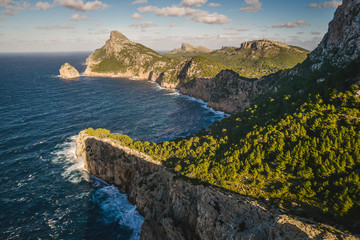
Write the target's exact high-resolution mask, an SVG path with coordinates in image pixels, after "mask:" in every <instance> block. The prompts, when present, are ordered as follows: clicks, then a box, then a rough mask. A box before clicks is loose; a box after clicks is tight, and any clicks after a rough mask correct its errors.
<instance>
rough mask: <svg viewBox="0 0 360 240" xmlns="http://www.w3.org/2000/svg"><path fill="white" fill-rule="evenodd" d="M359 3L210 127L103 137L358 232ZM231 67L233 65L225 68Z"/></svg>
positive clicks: (184, 171)
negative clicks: (164, 138) (168, 137)
mask: <svg viewBox="0 0 360 240" xmlns="http://www.w3.org/2000/svg"><path fill="white" fill-rule="evenodd" d="M359 10H360V1H358V0H357V1H349V0H345V1H344V3H343V4H342V5H341V6H339V8H338V9H337V10H336V12H335V16H334V19H333V21H332V22H331V23H330V24H329V30H328V33H327V34H326V35H325V36H324V38H323V40H322V42H321V43H320V44H319V46H318V48H317V49H315V50H314V51H313V52H312V53H311V54H310V56H309V57H308V58H307V59H306V60H305V61H304V62H303V63H302V64H299V65H297V66H296V67H294V68H293V69H289V70H285V71H282V72H278V73H276V74H272V75H270V76H267V77H264V78H263V81H262V82H257V83H256V84H259V86H260V85H261V86H262V89H269V90H268V91H265V90H264V91H263V92H261V94H259V92H258V93H253V94H252V95H251V94H249V92H251V91H253V88H252V87H253V86H255V85H248V87H247V88H244V89H243V91H242V93H244V94H249V97H246V98H245V100H246V99H251V101H249V102H247V104H248V106H250V107H249V108H247V110H246V111H243V112H239V113H236V114H233V115H232V116H230V117H229V118H226V119H224V120H222V121H221V122H218V123H216V124H214V125H213V126H212V127H211V128H210V129H209V130H203V131H200V132H199V133H197V134H195V135H193V136H189V137H187V138H179V139H175V140H173V141H170V142H162V143H149V142H132V140H131V139H130V140H129V137H127V136H118V135H111V134H110V133H109V132H107V133H106V134H105V135H104V136H106V137H108V138H115V139H117V140H120V141H121V142H122V143H123V144H124V145H126V146H128V147H130V148H134V149H137V150H138V151H141V152H144V153H146V154H148V155H149V156H151V157H152V158H153V159H155V160H158V161H161V162H163V164H164V165H165V166H167V167H168V168H169V169H171V170H172V171H174V172H178V173H179V174H181V175H183V176H185V177H187V178H191V179H197V180H200V181H201V182H203V183H204V184H205V183H206V184H211V185H215V186H219V187H221V188H224V189H228V190H231V191H233V192H236V193H239V194H243V195H247V196H251V197H253V198H255V199H258V200H259V201H265V202H270V203H271V204H272V205H277V206H279V208H281V209H283V210H284V211H286V212H291V213H293V214H296V215H298V216H303V217H307V218H312V219H315V220H317V221H320V222H324V223H329V224H332V225H336V226H337V227H339V228H341V229H344V230H348V231H351V232H353V233H359V229H360V218H359V216H360V201H359V199H360V135H359V132H360V58H359V56H360V35H359V31H358V29H359V27H360V15H359V14H360V11H359ZM339 26H341V27H339ZM253 44H254V43H249V44H244V45H243V46H242V48H243V49H245V50H246V51H252V50H248V49H249V48H250V49H251V48H252V45H253ZM249 45H250V47H249ZM255 45H256V44H255ZM259 49H260V47H259ZM226 51H228V50H226ZM226 74H231V75H234V74H235V73H233V72H232V71H230V70H228V71H222V75H226ZM215 79H216V77H215ZM227 79H229V78H227ZM234 79H238V78H237V77H235V78H234ZM196 81H197V80H195V81H191V82H189V83H188V84H195V83H196ZM214 81H215V80H214ZM235 81H236V80H226V81H224V82H218V84H217V85H216V86H212V87H210V88H211V89H216V88H217V87H218V86H220V85H223V86H224V85H226V84H228V83H232V82H235ZM250 82H251V81H247V82H246V83H244V84H242V86H247V84H249V83H250ZM202 83H203V86H205V85H206V84H208V82H207V81H203V82H202ZM267 84H270V85H267ZM226 89H230V88H229V87H226ZM221 92H222V93H226V90H222V91H221ZM242 93H241V94H240V93H233V92H231V93H229V94H230V95H232V96H239V95H242ZM250 95H251V96H250ZM227 99H230V98H227ZM245 100H244V99H243V100H242V101H243V102H244V101H245ZM248 106H246V107H248ZM87 133H88V134H90V135H99V134H103V131H102V130H97V131H94V130H92V129H89V130H88V131H87Z"/></svg>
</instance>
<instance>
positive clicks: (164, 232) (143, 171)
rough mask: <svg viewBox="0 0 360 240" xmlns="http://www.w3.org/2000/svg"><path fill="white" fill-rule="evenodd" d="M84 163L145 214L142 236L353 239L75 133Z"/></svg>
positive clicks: (116, 144)
mask: <svg viewBox="0 0 360 240" xmlns="http://www.w3.org/2000/svg"><path fill="white" fill-rule="evenodd" d="M76 155H77V156H79V157H82V158H83V159H84V164H85V168H86V169H87V170H88V171H89V172H90V173H91V174H93V175H95V176H96V177H99V178H101V179H103V180H105V181H107V182H109V183H111V184H115V185H116V186H118V187H119V189H120V191H121V192H123V193H126V194H127V196H128V199H129V201H130V202H131V203H133V204H136V206H137V209H138V211H139V213H140V214H141V215H143V216H144V217H145V221H144V223H143V225H142V235H141V239H294V240H295V239H309V238H311V239H358V238H356V237H355V236H351V235H347V234H343V233H340V232H338V231H337V230H335V229H333V228H331V227H329V226H324V225H320V224H318V223H315V222H312V221H310V220H306V219H296V218H294V217H291V216H289V215H287V214H285V213H283V212H282V211H281V210H280V209H274V208H270V207H269V206H267V205H266V204H264V203H259V202H256V201H254V200H252V199H251V198H248V197H244V196H240V195H237V194H233V193H231V192H227V191H224V190H221V189H219V188H215V187H210V186H205V185H203V184H201V183H200V182H194V180H192V179H187V178H184V177H181V176H179V175H177V174H175V173H173V172H170V171H169V170H167V169H166V168H165V167H164V166H162V165H161V164H160V163H159V162H157V161H154V160H153V159H152V158H151V157H149V156H147V155H145V154H143V153H140V152H138V151H136V150H134V149H130V148H128V147H124V146H122V145H121V144H120V143H119V142H117V141H115V140H113V139H109V138H106V137H105V136H104V137H103V138H101V139H100V138H97V137H93V136H89V135H87V134H86V133H85V132H84V131H82V132H80V134H79V136H78V138H77V141H76Z"/></svg>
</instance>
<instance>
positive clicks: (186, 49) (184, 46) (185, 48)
mask: <svg viewBox="0 0 360 240" xmlns="http://www.w3.org/2000/svg"><path fill="white" fill-rule="evenodd" d="M211 51H212V50H210V49H208V48H206V47H203V46H196V47H195V46H192V45H190V44H188V43H182V44H181V48H177V49H174V50H172V51H171V52H170V54H176V53H186V52H196V53H209V52H211Z"/></svg>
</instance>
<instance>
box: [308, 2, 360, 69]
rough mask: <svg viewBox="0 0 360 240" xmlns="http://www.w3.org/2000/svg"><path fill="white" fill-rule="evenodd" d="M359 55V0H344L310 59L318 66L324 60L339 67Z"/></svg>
mask: <svg viewBox="0 0 360 240" xmlns="http://www.w3.org/2000/svg"><path fill="white" fill-rule="evenodd" d="M359 57H360V0H344V1H343V4H342V5H340V6H339V7H338V8H337V9H336V11H335V14H334V18H333V20H332V21H331V22H330V23H329V29H328V32H327V33H326V34H325V36H324V38H323V39H322V41H321V42H320V44H319V46H318V47H317V48H316V49H315V50H314V51H313V52H312V53H311V54H310V59H311V60H313V61H314V62H315V63H316V64H317V65H314V67H315V68H319V67H320V65H322V63H323V62H324V61H328V62H330V63H331V64H332V65H334V66H337V67H341V66H343V65H345V64H347V63H349V62H351V61H353V60H355V59H358V58H359Z"/></svg>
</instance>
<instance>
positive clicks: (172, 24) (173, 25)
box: [169, 23, 179, 28]
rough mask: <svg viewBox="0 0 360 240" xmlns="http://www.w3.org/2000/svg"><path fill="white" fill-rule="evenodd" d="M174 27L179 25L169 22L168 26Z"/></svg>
mask: <svg viewBox="0 0 360 240" xmlns="http://www.w3.org/2000/svg"><path fill="white" fill-rule="evenodd" d="M175 27H179V25H177V24H176V23H170V24H169V28H175Z"/></svg>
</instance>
